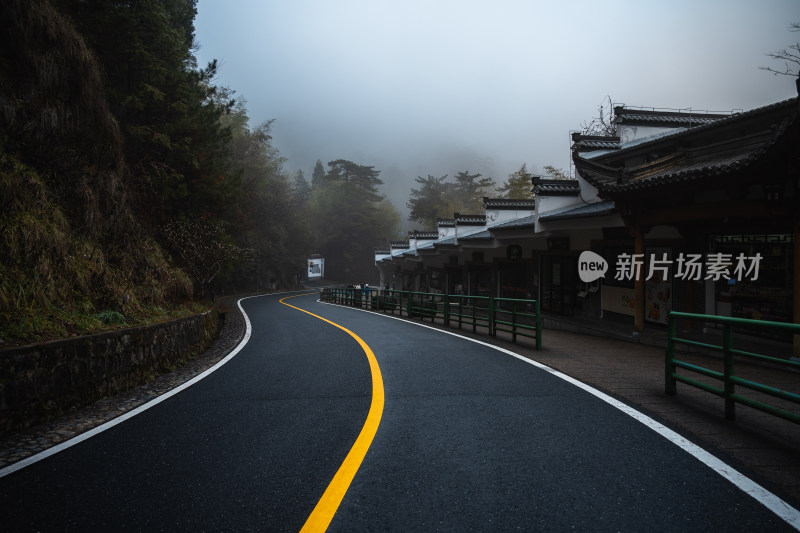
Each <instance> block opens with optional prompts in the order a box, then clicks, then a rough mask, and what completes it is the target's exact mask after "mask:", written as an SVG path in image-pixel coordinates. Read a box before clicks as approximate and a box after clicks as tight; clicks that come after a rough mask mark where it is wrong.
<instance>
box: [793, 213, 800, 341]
mask: <svg viewBox="0 0 800 533" xmlns="http://www.w3.org/2000/svg"><path fill="white" fill-rule="evenodd" d="M792 226H793V227H792V230H793V231H792V237H793V238H792V240H793V241H794V242H793V243H792V246H793V247H794V257H792V262H793V263H794V267H793V269H792V270H793V275H792V300H794V302H793V303H794V311H793V313H792V322H794V323H795V324H800V216H798V215H795V217H794V224H792ZM793 344H794V349H793V352H794V356H795V357H800V335H795V336H794V343H793Z"/></svg>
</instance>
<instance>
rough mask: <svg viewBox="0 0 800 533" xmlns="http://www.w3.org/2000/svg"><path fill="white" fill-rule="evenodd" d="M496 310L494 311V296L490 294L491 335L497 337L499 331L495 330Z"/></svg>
mask: <svg viewBox="0 0 800 533" xmlns="http://www.w3.org/2000/svg"><path fill="white" fill-rule="evenodd" d="M495 318H497V317H496V316H495V312H494V297H493V296H489V336H490V337H496V336H497V332H496V331H495V323H494V321H495Z"/></svg>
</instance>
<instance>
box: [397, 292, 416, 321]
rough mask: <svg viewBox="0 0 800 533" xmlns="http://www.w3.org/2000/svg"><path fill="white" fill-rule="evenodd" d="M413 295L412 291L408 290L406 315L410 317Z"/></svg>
mask: <svg viewBox="0 0 800 533" xmlns="http://www.w3.org/2000/svg"><path fill="white" fill-rule="evenodd" d="M413 297H414V294H413V293H412V292H411V291H408V305H406V315H408V318H411V304H412V298H413ZM400 314H401V315H402V314H403V312H402V309H401V310H400Z"/></svg>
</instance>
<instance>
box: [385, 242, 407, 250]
mask: <svg viewBox="0 0 800 533" xmlns="http://www.w3.org/2000/svg"><path fill="white" fill-rule="evenodd" d="M389 246H390V247H391V248H393V249H395V250H402V249H405V248H408V247H409V246H411V245H410V244H409V242H408V241H389Z"/></svg>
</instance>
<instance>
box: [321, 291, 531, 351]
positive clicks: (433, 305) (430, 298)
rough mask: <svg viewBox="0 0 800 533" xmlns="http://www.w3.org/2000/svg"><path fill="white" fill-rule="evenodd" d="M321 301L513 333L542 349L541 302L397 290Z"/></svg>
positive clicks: (332, 294)
mask: <svg viewBox="0 0 800 533" xmlns="http://www.w3.org/2000/svg"><path fill="white" fill-rule="evenodd" d="M320 299H321V300H322V301H325V302H331V303H337V304H340V305H347V306H352V307H360V308H363V309H372V310H376V311H383V312H384V313H391V314H395V313H397V314H398V315H400V316H403V315H404V314H405V316H407V317H409V318H419V319H420V320H423V321H424V320H426V319H428V320H430V321H431V323H433V322H435V321H436V320H441V321H442V322H443V324H444V326H445V327H451V324H452V327H456V324H457V327H458V329H463V328H464V327H470V326H471V327H472V332H473V333H476V332H477V330H478V328H479V327H481V328H486V329H487V331H488V332H489V335H490V336H492V337H496V336H497V332H498V331H505V332H508V333H511V339H512V341H513V342H517V336H522V337H528V338H531V339H535V340H536V349H537V350H540V349H541V348H542V317H541V313H540V307H539V302H538V301H536V300H518V299H513V298H493V297H490V296H465V295H461V294H440V293H430V292H415V291H398V290H393V289H383V290H378V289H373V288H369V289H354V288H341V287H336V288H327V289H323V290H322V293H321V295H320Z"/></svg>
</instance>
